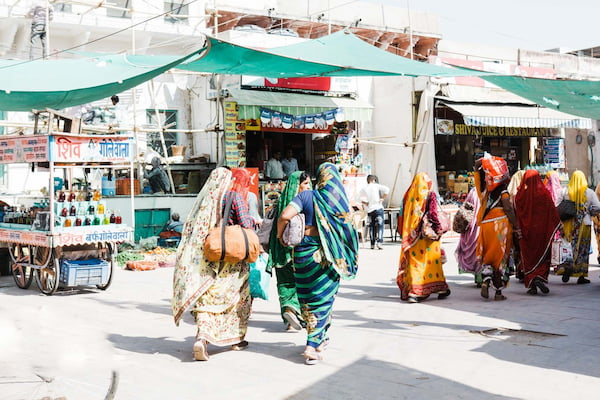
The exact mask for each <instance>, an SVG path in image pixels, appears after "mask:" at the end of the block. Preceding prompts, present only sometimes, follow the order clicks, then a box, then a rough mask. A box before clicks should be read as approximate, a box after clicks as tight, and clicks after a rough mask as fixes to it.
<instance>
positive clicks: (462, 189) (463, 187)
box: [454, 182, 469, 193]
mask: <svg viewBox="0 0 600 400" xmlns="http://www.w3.org/2000/svg"><path fill="white" fill-rule="evenodd" d="M454 193H469V184H468V183H466V182H455V183H454Z"/></svg>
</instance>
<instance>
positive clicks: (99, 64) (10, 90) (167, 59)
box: [0, 52, 197, 111]
mask: <svg viewBox="0 0 600 400" xmlns="http://www.w3.org/2000/svg"><path fill="white" fill-rule="evenodd" d="M195 54H197V52H194V53H193V54H191V55H187V56H184V57H181V56H159V57H151V56H127V55H110V56H98V57H94V58H87V59H78V60H71V59H69V60H36V61H22V60H0V110H4V111H31V110H32V109H44V108H46V107H49V108H54V109H61V108H65V107H70V106H75V105H79V104H84V103H88V102H91V101H95V100H99V99H102V98H108V97H110V96H112V95H113V94H115V93H120V92H123V91H124V90H127V89H131V88H132V87H135V86H137V85H139V84H140V83H143V82H146V81H148V80H150V79H152V78H154V77H156V76H158V75H160V74H162V73H163V72H165V71H167V70H169V69H171V68H173V67H174V66H176V65H178V64H180V63H181V62H182V61H184V60H186V59H187V58H189V57H191V56H193V55H195Z"/></svg>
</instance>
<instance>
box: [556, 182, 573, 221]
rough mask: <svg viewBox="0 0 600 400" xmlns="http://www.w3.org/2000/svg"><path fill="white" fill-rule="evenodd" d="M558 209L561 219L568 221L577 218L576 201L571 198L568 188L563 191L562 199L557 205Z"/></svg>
mask: <svg viewBox="0 0 600 400" xmlns="http://www.w3.org/2000/svg"><path fill="white" fill-rule="evenodd" d="M556 211H558V216H559V217H560V220H561V221H567V220H569V219H571V218H575V216H576V215H577V207H576V206H575V202H574V201H573V200H570V199H569V194H568V192H567V190H566V189H565V190H564V191H563V199H562V201H561V202H560V203H558V205H557V206H556Z"/></svg>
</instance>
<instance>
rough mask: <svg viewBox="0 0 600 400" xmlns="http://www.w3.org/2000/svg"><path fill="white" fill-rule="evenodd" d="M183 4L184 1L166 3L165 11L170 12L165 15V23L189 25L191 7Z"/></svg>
mask: <svg viewBox="0 0 600 400" xmlns="http://www.w3.org/2000/svg"><path fill="white" fill-rule="evenodd" d="M183 3H184V0H180V1H165V2H164V10H165V11H168V12H169V13H168V14H165V22H170V23H172V24H177V23H179V24H182V23H183V24H187V23H188V15H189V6H188V4H183Z"/></svg>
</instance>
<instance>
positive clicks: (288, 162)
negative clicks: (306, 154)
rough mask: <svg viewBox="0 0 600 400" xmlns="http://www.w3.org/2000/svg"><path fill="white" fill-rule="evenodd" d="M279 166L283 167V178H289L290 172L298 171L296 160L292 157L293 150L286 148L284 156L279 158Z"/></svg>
mask: <svg viewBox="0 0 600 400" xmlns="http://www.w3.org/2000/svg"><path fill="white" fill-rule="evenodd" d="M281 166H282V167H283V173H284V174H285V178H286V179H287V178H289V177H290V175H291V174H293V173H294V172H296V171H298V160H296V159H295V158H294V152H293V151H292V149H288V150H287V151H286V152H285V158H284V159H283V160H281Z"/></svg>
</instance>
